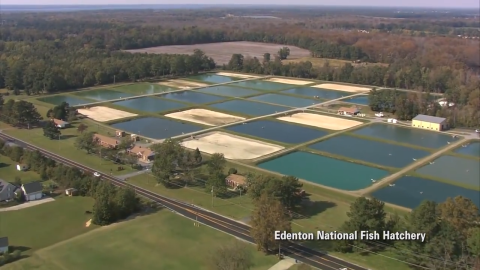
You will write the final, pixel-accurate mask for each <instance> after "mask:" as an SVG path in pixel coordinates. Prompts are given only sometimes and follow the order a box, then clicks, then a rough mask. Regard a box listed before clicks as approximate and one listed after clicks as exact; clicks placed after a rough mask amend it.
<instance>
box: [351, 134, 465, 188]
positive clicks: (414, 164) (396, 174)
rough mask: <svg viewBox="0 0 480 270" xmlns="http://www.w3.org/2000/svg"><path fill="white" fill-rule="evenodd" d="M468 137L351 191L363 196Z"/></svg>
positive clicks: (463, 141) (450, 148)
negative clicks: (370, 183) (369, 184)
mask: <svg viewBox="0 0 480 270" xmlns="http://www.w3.org/2000/svg"><path fill="white" fill-rule="evenodd" d="M467 140H468V139H466V138H464V139H461V140H459V141H457V142H455V143H451V144H449V145H448V146H447V147H445V148H443V149H441V150H439V151H437V152H435V153H433V154H431V155H429V156H427V157H424V158H422V159H420V160H418V161H416V162H414V163H413V164H410V165H409V166H407V167H405V168H403V169H401V170H400V171H398V172H396V173H394V174H391V175H389V176H387V177H385V178H383V179H382V180H380V181H377V182H376V183H375V184H373V185H371V186H369V187H367V188H364V189H360V190H357V191H354V192H352V193H356V194H358V195H359V196H364V195H365V194H367V193H370V192H372V191H374V190H376V189H378V188H380V187H381V186H384V185H386V184H389V183H391V182H393V181H395V180H397V178H399V177H402V176H403V175H404V174H405V173H407V172H409V171H412V170H414V169H416V168H418V167H420V166H423V165H424V164H425V163H426V162H428V161H430V160H433V159H435V158H437V157H439V156H440V155H442V154H443V153H445V152H448V151H450V150H452V149H454V148H456V147H458V146H459V145H461V144H463V143H465V142H466V141H467Z"/></svg>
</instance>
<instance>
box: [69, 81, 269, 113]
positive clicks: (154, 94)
mask: <svg viewBox="0 0 480 270" xmlns="http://www.w3.org/2000/svg"><path fill="white" fill-rule="evenodd" d="M270 77H273V76H270V75H269V76H264V77H261V78H247V79H243V80H238V81H233V82H224V83H217V84H212V85H208V86H199V87H192V88H189V89H178V90H173V91H165V92H161V93H151V94H144V95H138V96H128V97H124V98H116V99H110V100H102V101H96V102H90V103H84V104H81V105H77V106H72V107H87V106H92V105H98V104H103V103H107V102H108V103H110V102H116V101H124V100H129V99H135V98H141V97H150V96H158V95H163V94H169V93H176V92H185V91H193V90H196V89H200V88H206V87H215V86H221V85H226V84H231V83H234V82H242V81H252V80H259V79H262V80H263V79H268V78H270ZM87 91H88V90H87ZM125 95H127V94H126V93H125Z"/></svg>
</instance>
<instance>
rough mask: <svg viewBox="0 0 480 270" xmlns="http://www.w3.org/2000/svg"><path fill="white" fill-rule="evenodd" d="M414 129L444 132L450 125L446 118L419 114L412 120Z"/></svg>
mask: <svg viewBox="0 0 480 270" xmlns="http://www.w3.org/2000/svg"><path fill="white" fill-rule="evenodd" d="M412 127H416V128H423V129H430V130H436V131H442V130H445V129H447V128H448V124H447V119H445V118H442V117H435V116H429V115H423V114H419V115H417V116H416V117H415V118H413V119H412Z"/></svg>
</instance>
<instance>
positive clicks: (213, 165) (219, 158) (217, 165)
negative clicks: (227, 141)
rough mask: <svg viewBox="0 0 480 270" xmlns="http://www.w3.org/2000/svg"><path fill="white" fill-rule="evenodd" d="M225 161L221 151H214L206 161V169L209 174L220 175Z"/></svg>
mask: <svg viewBox="0 0 480 270" xmlns="http://www.w3.org/2000/svg"><path fill="white" fill-rule="evenodd" d="M226 164H227V161H226V160H225V157H224V156H223V154H222V153H214V154H213V155H212V156H211V157H210V159H209V160H208V163H207V171H208V174H209V175H222V174H223V172H224V170H225V166H226Z"/></svg>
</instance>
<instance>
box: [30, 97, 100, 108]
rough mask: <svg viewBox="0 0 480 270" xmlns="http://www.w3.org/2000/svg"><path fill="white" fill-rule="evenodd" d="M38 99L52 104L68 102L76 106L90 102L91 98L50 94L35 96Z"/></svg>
mask: <svg viewBox="0 0 480 270" xmlns="http://www.w3.org/2000/svg"><path fill="white" fill-rule="evenodd" d="M37 100H38V101H41V102H45V103H50V104H53V105H60V104H62V102H66V103H68V104H69V105H70V106H78V105H82V104H86V103H91V102H92V101H91V100H86V99H83V98H77V97H71V96H62V95H58V96H50V97H42V98H37Z"/></svg>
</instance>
